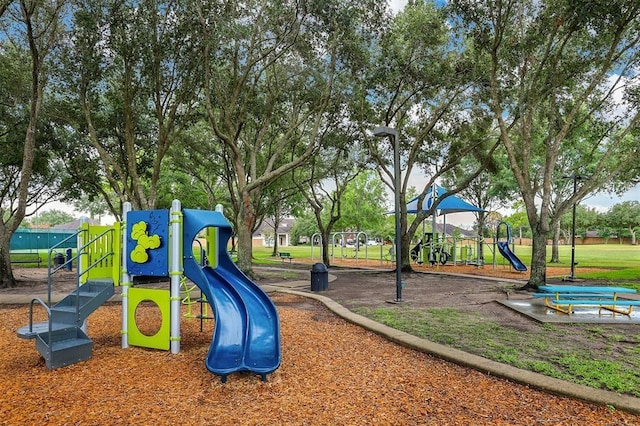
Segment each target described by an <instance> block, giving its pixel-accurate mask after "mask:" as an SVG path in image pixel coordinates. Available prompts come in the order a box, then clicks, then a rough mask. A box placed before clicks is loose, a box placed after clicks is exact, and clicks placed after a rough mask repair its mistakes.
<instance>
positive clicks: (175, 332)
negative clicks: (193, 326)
mask: <svg viewBox="0 0 640 426" xmlns="http://www.w3.org/2000/svg"><path fill="white" fill-rule="evenodd" d="M181 210H182V208H181V205H180V201H179V200H173V202H172V203H171V221H170V226H171V228H170V229H171V234H170V236H169V239H170V240H171V243H170V244H171V251H170V253H171V258H170V261H169V262H170V263H169V268H170V271H169V273H170V276H171V310H170V312H171V314H170V317H171V326H170V328H171V331H170V341H171V345H170V348H171V353H172V354H177V353H179V352H180V302H181V300H182V298H181V297H180V278H181V277H182V211H181Z"/></svg>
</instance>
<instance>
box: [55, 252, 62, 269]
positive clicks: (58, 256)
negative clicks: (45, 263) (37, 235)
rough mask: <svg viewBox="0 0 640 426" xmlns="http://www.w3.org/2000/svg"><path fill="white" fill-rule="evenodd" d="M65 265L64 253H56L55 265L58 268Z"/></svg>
mask: <svg viewBox="0 0 640 426" xmlns="http://www.w3.org/2000/svg"><path fill="white" fill-rule="evenodd" d="M62 265H64V254H62V253H56V254H55V255H54V256H53V266H55V267H56V268H57V267H59V266H62Z"/></svg>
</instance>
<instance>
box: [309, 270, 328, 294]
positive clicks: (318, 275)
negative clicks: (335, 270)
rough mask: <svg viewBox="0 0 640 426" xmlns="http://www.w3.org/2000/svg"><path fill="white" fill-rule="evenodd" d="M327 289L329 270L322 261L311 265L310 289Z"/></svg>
mask: <svg viewBox="0 0 640 426" xmlns="http://www.w3.org/2000/svg"><path fill="white" fill-rule="evenodd" d="M324 290H329V271H328V270H327V267H326V266H325V264H324V263H315V264H314V265H313V266H312V267H311V291H324Z"/></svg>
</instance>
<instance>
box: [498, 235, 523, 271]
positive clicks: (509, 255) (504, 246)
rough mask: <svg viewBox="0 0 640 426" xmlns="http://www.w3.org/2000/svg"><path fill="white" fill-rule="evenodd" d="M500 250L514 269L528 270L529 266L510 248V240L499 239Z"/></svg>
mask: <svg viewBox="0 0 640 426" xmlns="http://www.w3.org/2000/svg"><path fill="white" fill-rule="evenodd" d="M498 250H499V251H500V254H501V255H503V256H504V257H505V259H507V260H508V261H509V263H511V266H513V269H515V270H516V271H520V272H524V271H526V270H527V266H526V265H525V264H524V263H522V262H521V261H520V259H518V256H516V255H515V253H513V252H512V251H511V249H510V248H509V242H508V241H498Z"/></svg>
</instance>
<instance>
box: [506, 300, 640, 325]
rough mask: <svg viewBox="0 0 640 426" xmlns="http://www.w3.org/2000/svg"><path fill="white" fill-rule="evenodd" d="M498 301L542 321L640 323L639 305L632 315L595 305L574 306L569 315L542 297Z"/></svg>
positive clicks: (561, 322) (563, 322) (562, 322)
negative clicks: (551, 307)
mask: <svg viewBox="0 0 640 426" xmlns="http://www.w3.org/2000/svg"><path fill="white" fill-rule="evenodd" d="M498 303H500V304H502V305H504V306H506V307H508V308H510V309H513V310H515V311H517V312H519V313H521V314H523V315H525V316H527V317H529V318H531V319H533V320H535V321H538V322H542V323H559V324H570V323H582V324H640V309H638V308H637V307H634V309H633V310H632V311H631V314H630V315H624V314H618V313H615V312H611V311H607V310H605V309H602V310H601V311H600V312H599V309H598V308H597V307H594V306H574V307H573V312H572V313H571V314H570V315H567V314H564V313H562V312H558V311H556V310H554V309H550V308H548V307H546V306H545V305H544V302H543V301H542V299H531V300H499V301H498ZM621 308H624V306H622V307H621Z"/></svg>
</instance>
